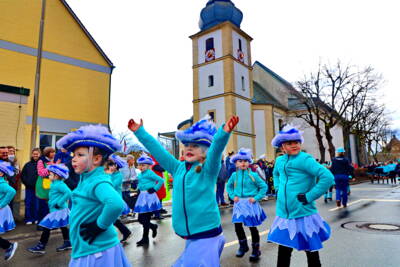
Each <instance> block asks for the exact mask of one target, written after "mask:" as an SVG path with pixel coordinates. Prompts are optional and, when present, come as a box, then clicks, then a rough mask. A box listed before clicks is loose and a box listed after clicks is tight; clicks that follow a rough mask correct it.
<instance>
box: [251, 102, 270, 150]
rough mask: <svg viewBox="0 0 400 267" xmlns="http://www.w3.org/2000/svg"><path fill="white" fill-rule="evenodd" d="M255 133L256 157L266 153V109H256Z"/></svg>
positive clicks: (254, 112)
mask: <svg viewBox="0 0 400 267" xmlns="http://www.w3.org/2000/svg"><path fill="white" fill-rule="evenodd" d="M253 114H254V122H253V123H254V133H255V135H256V151H254V155H255V157H258V156H260V155H262V154H266V153H267V150H266V144H265V140H266V132H265V123H266V120H265V113H264V110H254V111H253Z"/></svg>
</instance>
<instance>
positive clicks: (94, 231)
mask: <svg viewBox="0 0 400 267" xmlns="http://www.w3.org/2000/svg"><path fill="white" fill-rule="evenodd" d="M105 230H106V229H101V228H100V227H99V226H98V225H97V222H91V223H86V224H81V231H80V234H81V236H82V238H83V240H85V241H86V242H88V243H89V245H90V244H92V243H93V241H94V240H95V239H96V237H97V236H98V235H99V234H101V233H102V232H104V231H105Z"/></svg>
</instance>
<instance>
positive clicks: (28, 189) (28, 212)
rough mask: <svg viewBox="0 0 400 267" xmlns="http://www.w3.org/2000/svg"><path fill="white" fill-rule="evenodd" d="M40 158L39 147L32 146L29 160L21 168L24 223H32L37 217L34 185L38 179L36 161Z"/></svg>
mask: <svg viewBox="0 0 400 267" xmlns="http://www.w3.org/2000/svg"><path fill="white" fill-rule="evenodd" d="M39 158H40V149H39V148H34V149H32V153H31V160H30V161H29V162H27V163H26V164H25V165H24V167H23V168H22V172H21V180H22V183H23V184H24V185H25V223H26V224H32V223H34V222H35V221H37V220H38V218H37V212H38V210H37V209H38V207H37V199H36V194H35V185H36V181H37V179H38V172H37V162H38V161H39Z"/></svg>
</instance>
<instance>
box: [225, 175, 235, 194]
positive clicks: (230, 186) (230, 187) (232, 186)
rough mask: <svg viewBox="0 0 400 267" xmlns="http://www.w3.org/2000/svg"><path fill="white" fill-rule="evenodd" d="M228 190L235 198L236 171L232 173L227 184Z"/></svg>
mask: <svg viewBox="0 0 400 267" xmlns="http://www.w3.org/2000/svg"><path fill="white" fill-rule="evenodd" d="M226 191H227V192H228V195H229V197H230V198H231V199H234V198H235V172H234V173H232V175H231V177H230V178H229V180H228V183H227V184H226Z"/></svg>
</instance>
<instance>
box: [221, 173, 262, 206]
mask: <svg viewBox="0 0 400 267" xmlns="http://www.w3.org/2000/svg"><path fill="white" fill-rule="evenodd" d="M267 189H268V186H267V184H266V183H265V182H264V181H263V180H262V179H261V178H260V176H259V175H258V174H257V173H255V172H251V171H250V170H249V169H247V170H236V172H234V173H232V175H231V177H230V178H229V180H228V183H227V185H226V190H227V191H228V194H229V197H230V198H231V199H234V198H235V197H239V198H251V197H252V198H254V199H255V200H257V201H260V200H261V199H262V198H263V197H265V194H266V193H267Z"/></svg>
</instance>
